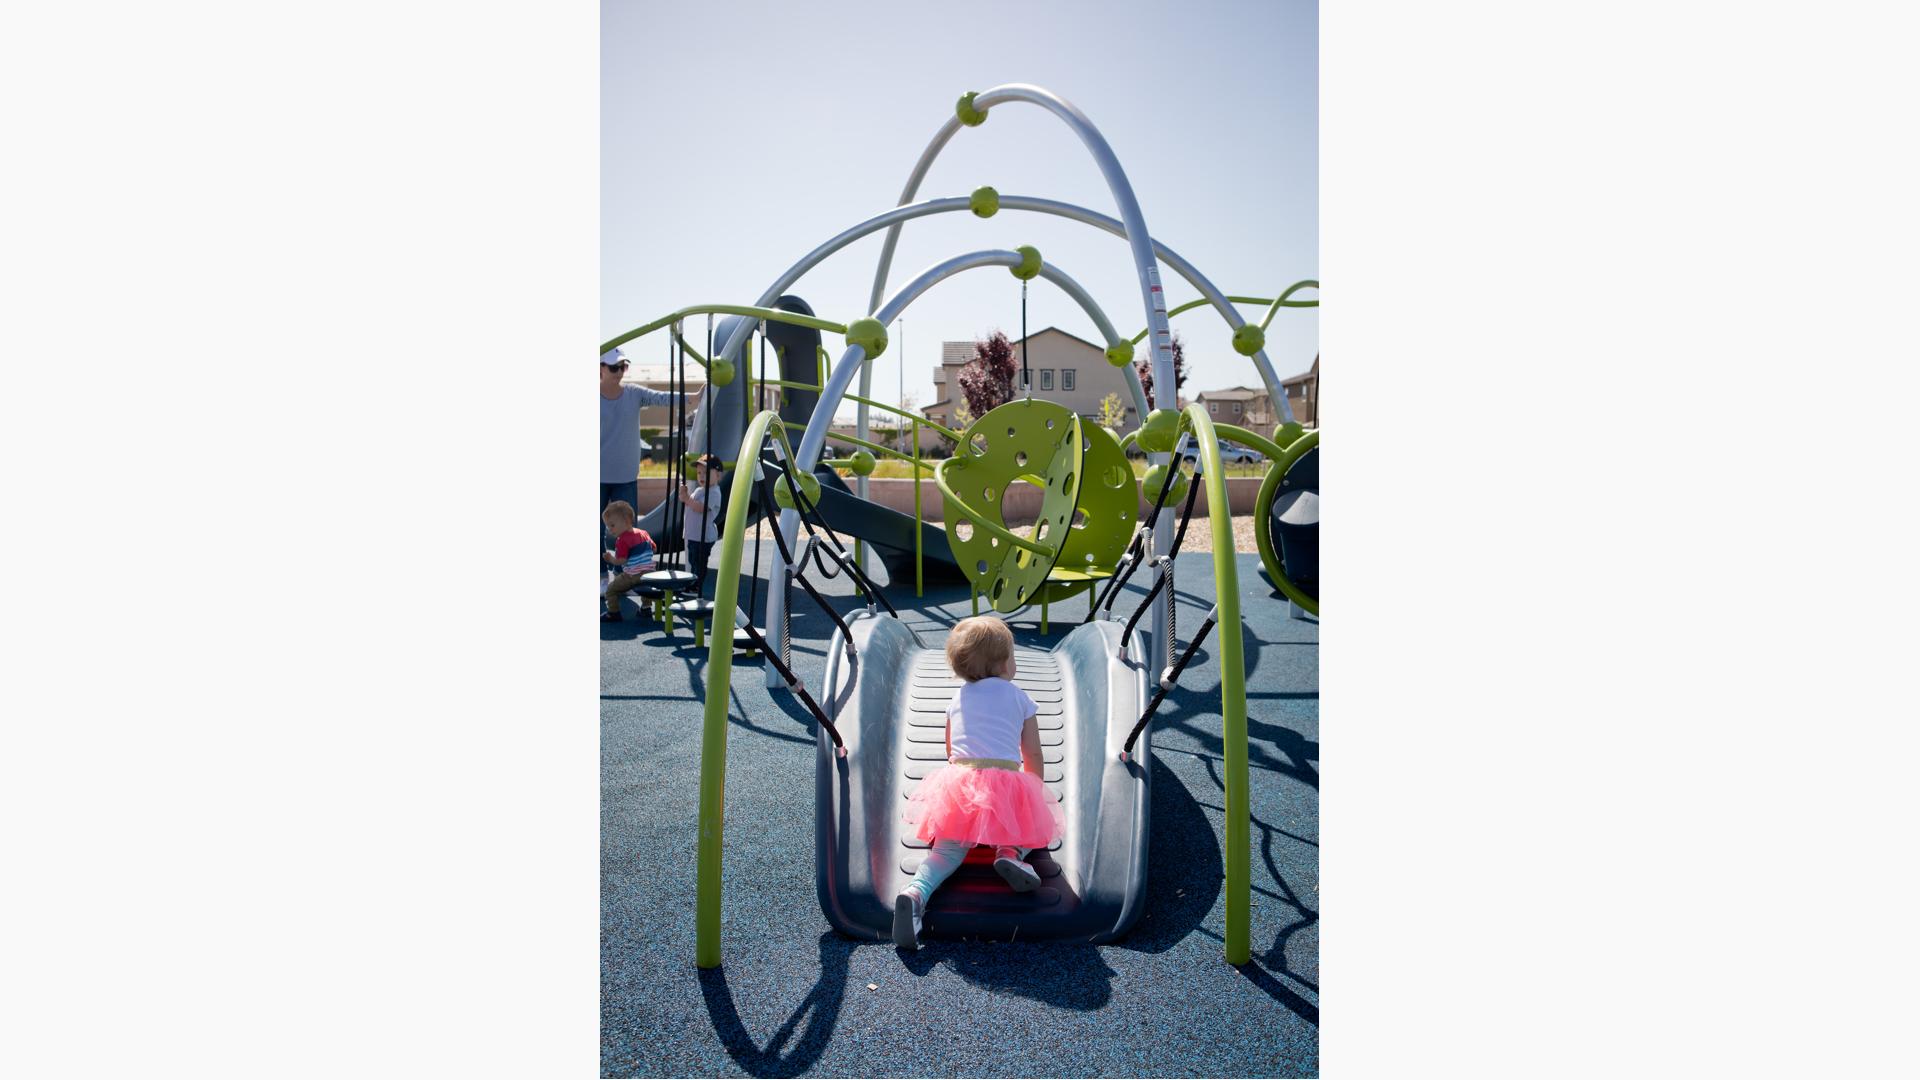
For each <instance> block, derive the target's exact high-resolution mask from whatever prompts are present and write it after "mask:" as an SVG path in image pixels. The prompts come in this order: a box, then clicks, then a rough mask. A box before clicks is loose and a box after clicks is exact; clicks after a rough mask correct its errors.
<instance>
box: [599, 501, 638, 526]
mask: <svg viewBox="0 0 1920 1080" xmlns="http://www.w3.org/2000/svg"><path fill="white" fill-rule="evenodd" d="M600 516H601V517H602V518H605V517H614V518H618V519H620V520H622V521H625V522H626V523H627V524H629V525H631V524H633V506H632V505H631V504H629V503H628V502H627V501H626V500H625V499H615V500H613V501H612V502H610V503H608V504H607V508H606V509H605V510H602V511H600Z"/></svg>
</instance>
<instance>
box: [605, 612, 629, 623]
mask: <svg viewBox="0 0 1920 1080" xmlns="http://www.w3.org/2000/svg"><path fill="white" fill-rule="evenodd" d="M600 621H601V622H625V621H626V620H625V619H622V618H621V617H620V615H619V613H618V612H613V611H602V612H601V613H600Z"/></svg>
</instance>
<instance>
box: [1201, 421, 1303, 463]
mask: <svg viewBox="0 0 1920 1080" xmlns="http://www.w3.org/2000/svg"><path fill="white" fill-rule="evenodd" d="M1213 430H1215V431H1217V432H1219V433H1220V434H1222V435H1225V436H1226V437H1227V438H1229V439H1233V440H1236V441H1238V442H1243V443H1245V444H1247V445H1248V446H1251V447H1253V448H1254V449H1255V450H1258V451H1260V452H1261V453H1262V454H1265V455H1266V456H1267V460H1268V461H1273V460H1275V459H1277V458H1278V457H1279V456H1280V455H1281V454H1284V453H1286V451H1285V450H1283V449H1281V448H1280V444H1279V443H1277V442H1274V441H1273V440H1272V439H1269V438H1267V437H1266V436H1264V435H1256V434H1254V433H1253V432H1251V431H1248V430H1247V429H1246V428H1243V427H1241V426H1240V425H1238V424H1215V425H1213Z"/></svg>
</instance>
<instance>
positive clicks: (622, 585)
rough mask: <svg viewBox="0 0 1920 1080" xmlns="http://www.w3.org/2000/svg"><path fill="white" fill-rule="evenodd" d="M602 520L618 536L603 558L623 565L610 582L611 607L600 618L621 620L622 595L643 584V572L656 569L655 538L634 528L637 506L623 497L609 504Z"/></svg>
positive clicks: (643, 530) (603, 512)
mask: <svg viewBox="0 0 1920 1080" xmlns="http://www.w3.org/2000/svg"><path fill="white" fill-rule="evenodd" d="M600 520H601V521H603V522H605V523H606V525H607V531H608V532H609V533H611V534H613V538H614V540H613V550H612V551H605V552H601V554H600V558H601V561H603V562H609V563H612V564H613V565H615V566H618V567H619V568H620V572H619V573H618V574H616V575H614V578H613V581H611V582H609V583H608V585H607V610H606V611H604V612H602V613H601V614H600V621H601V622H619V621H620V598H621V597H623V596H625V595H627V593H629V592H631V591H632V590H633V589H635V588H636V587H638V586H639V584H640V575H641V574H644V573H647V572H649V571H651V570H652V569H653V537H652V536H650V535H648V534H647V530H645V529H636V528H634V527H633V507H632V506H631V505H630V504H628V503H626V502H624V501H622V500H619V499H616V500H614V501H613V502H610V503H608V504H607V508H606V510H604V511H602V512H601V514H600ZM644 607H645V605H642V608H643V609H644Z"/></svg>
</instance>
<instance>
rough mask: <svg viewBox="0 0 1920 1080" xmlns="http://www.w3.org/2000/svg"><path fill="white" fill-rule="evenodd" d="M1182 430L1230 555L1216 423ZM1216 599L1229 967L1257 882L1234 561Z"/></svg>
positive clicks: (1248, 935) (1245, 942)
mask: <svg viewBox="0 0 1920 1080" xmlns="http://www.w3.org/2000/svg"><path fill="white" fill-rule="evenodd" d="M1180 427H1181V428H1184V429H1187V430H1190V431H1191V432H1192V433H1193V436H1194V439H1195V440H1196V441H1197V442H1198V443H1199V446H1200V455H1201V458H1200V459H1201V461H1202V462H1203V463H1204V465H1205V469H1204V472H1203V473H1202V479H1203V480H1204V481H1205V483H1206V485H1207V522H1208V524H1209V525H1210V526H1211V527H1212V529H1213V550H1215V551H1232V550H1233V514H1232V511H1231V509H1230V508H1229V507H1228V505H1227V478H1226V475H1225V471H1224V470H1223V468H1222V467H1221V461H1220V437H1219V435H1218V434H1217V433H1216V431H1215V428H1214V424H1213V420H1212V418H1210V417H1209V416H1207V410H1206V409H1205V408H1203V407H1201V406H1200V405H1198V404H1194V405H1189V406H1187V407H1186V409H1185V411H1184V412H1183V413H1182V414H1181V424H1180ZM1175 437H1176V438H1178V435H1177V434H1176V436H1175ZM1213 595H1214V604H1215V605H1216V606H1217V607H1218V608H1219V613H1220V618H1219V628H1220V650H1219V656H1220V713H1221V728H1220V735H1221V742H1222V743H1223V746H1224V750H1225V757H1226V761H1225V762H1224V765H1223V767H1222V770H1221V771H1222V774H1223V777H1222V778H1223V780H1224V783H1225V787H1226V817H1227V821H1226V832H1227V842H1226V846H1225V847H1226V849H1225V851H1224V852H1223V853H1222V854H1223V860H1222V861H1223V862H1224V863H1225V866H1226V894H1227V925H1226V931H1227V932H1226V937H1225V948H1226V954H1227V963H1229V964H1244V963H1246V962H1247V961H1248V959H1250V958H1251V957H1252V955H1253V945H1252V929H1251V925H1250V924H1251V919H1252V913H1253V881H1252V878H1251V876H1250V874H1249V869H1248V866H1249V862H1248V860H1249V851H1250V849H1251V847H1252V840H1251V838H1252V827H1251V825H1250V821H1251V818H1250V817H1249V814H1250V810H1249V809H1248V798H1247V787H1248V784H1249V783H1250V781H1251V777H1250V775H1249V773H1248V771H1247V672H1246V653H1245V645H1244V642H1243V640H1242V635H1241V631H1240V581H1239V574H1238V572H1237V569H1236V567H1235V560H1234V559H1232V558H1225V559H1214V560H1213Z"/></svg>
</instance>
